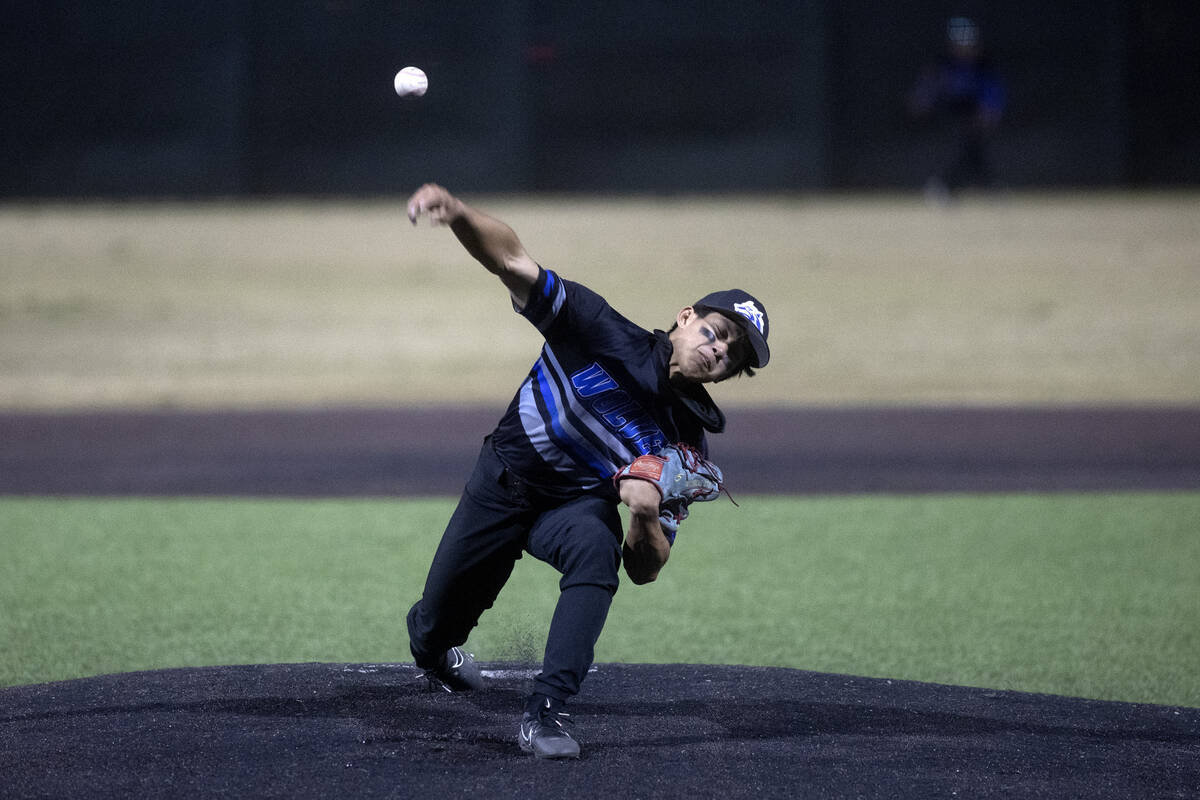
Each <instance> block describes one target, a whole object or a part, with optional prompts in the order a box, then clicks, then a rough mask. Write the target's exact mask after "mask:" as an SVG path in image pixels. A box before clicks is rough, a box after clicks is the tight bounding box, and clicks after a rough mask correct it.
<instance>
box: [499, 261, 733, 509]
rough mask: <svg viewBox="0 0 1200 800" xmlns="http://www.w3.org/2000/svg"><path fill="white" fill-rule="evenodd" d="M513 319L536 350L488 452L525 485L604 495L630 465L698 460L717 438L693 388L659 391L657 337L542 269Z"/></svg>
mask: <svg viewBox="0 0 1200 800" xmlns="http://www.w3.org/2000/svg"><path fill="white" fill-rule="evenodd" d="M521 314H522V316H524V317H525V318H526V319H528V320H529V321H530V322H531V323H533V324H534V325H535V326H536V327H537V329H538V330H539V331H540V332H541V334H542V335H543V336H544V337H545V339H546V344H545V346H544V347H543V348H542V353H541V357H540V358H539V359H538V360H537V362H536V363H535V364H534V365H533V368H532V369H531V370H530V371H529V375H528V377H527V378H526V379H525V382H524V383H522V384H521V388H520V389H519V390H518V392H517V394H516V396H515V397H514V398H513V401H512V403H511V404H510V405H509V408H508V411H507V412H506V413H505V415H504V418H503V419H501V420H500V423H499V425H498V426H497V428H496V430H495V432H494V433H493V434H492V442H493V444H494V446H495V448H496V452H497V454H498V455H499V456H500V459H501V460H502V461H503V462H504V463H505V465H506V466H507V467H508V468H509V469H511V470H512V471H513V472H515V473H516V474H517V475H519V476H521V477H522V478H523V479H524V480H526V481H527V482H529V483H531V484H534V485H536V486H540V487H542V488H544V489H547V490H550V491H551V492H554V493H562V494H574V493H579V492H600V493H605V494H608V493H613V489H612V480H611V479H612V476H613V473H615V472H616V471H617V470H618V469H620V468H621V467H622V466H624V465H625V464H628V463H629V462H630V461H632V460H633V459H635V458H636V457H637V456H639V455H644V454H646V453H653V452H655V451H657V450H658V449H659V448H661V447H663V446H664V445H667V444H673V443H676V442H685V443H687V444H690V445H692V446H693V447H697V448H700V449H701V451H705V450H706V449H707V442H706V441H705V430H709V431H713V432H719V431H721V430H722V429H723V428H724V422H725V420H724V417H723V415H722V414H721V412H720V410H719V409H718V408H717V407H716V405H715V404H714V403H713V401H712V398H711V397H709V395H708V393H707V392H706V391H704V389H703V387H701V386H699V385H695V386H690V387H687V388H685V389H682V390H681V389H677V388H676V387H673V386H672V385H671V384H670V382H669V381H668V372H667V364H668V360H669V358H670V355H671V349H672V348H671V343H670V340H669V339H668V337H667V334H666V333H664V332H663V331H648V330H646V329H645V328H642V327H641V326H639V325H636V324H634V323H632V322H630V321H629V320H627V319H626V318H625V317H623V316H621V315H620V314H618V313H617V312H616V311H614V310H613V309H612V308H611V307H610V306H609V305H608V303H607V302H605V300H604V298H602V297H601V296H600V295H598V294H596V293H595V292H593V291H592V290H590V289H588V288H587V287H585V286H582V285H580V284H578V283H574V282H572V281H567V280H563V279H561V278H559V277H558V275H556V274H555V273H554V272H552V271H549V270H545V269H543V270H541V271H540V272H539V275H538V279H537V282H536V283H535V284H534V286H533V289H532V290H531V291H530V296H529V301H528V302H527V303H526V305H525V308H524V309H522V310H521ZM614 496H615V495H614Z"/></svg>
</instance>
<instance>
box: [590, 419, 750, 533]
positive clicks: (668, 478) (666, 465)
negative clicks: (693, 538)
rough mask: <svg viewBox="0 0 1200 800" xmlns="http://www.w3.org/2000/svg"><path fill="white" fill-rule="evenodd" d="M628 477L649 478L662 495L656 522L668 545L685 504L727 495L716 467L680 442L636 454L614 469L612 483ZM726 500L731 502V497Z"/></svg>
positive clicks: (683, 514) (684, 510)
mask: <svg viewBox="0 0 1200 800" xmlns="http://www.w3.org/2000/svg"><path fill="white" fill-rule="evenodd" d="M628 478H637V479H639V480H643V481H649V482H650V483H653V484H654V486H655V487H656V488H657V489H658V493H659V495H661V497H662V501H661V503H660V504H659V507H658V521H659V524H661V525H662V529H663V533H664V534H666V537H667V540H668V541H669V542H670V543H671V544H674V543H675V534H676V533H677V532H678V530H679V523H681V522H683V521H684V520H685V519H687V516H688V506H690V505H691V504H692V503H694V502H697V501H700V502H705V501H708V500H715V499H717V497H719V496H720V494H721V492H725V494H726V495H729V490H728V489H726V488H725V476H724V475H723V474H722V473H721V470H720V468H719V467H717V465H716V464H714V463H712V462H711V461H709V460H708V459H707V458H705V457H704V456H702V455H701V454H700V452H699V451H698V450H696V449H695V448H694V447H690V446H689V445H686V444H682V443H681V444H670V445H667V446H666V447H664V448H663V449H661V450H659V451H658V452H657V453H654V454H653V455H644V456H638V457H637V458H635V459H634V460H633V461H632V462H630V463H629V464H626V465H625V466H624V467H621V469H619V470H617V474H616V475H613V483H614V484H619V483H620V482H621V481H623V480H626V479H628ZM729 499H730V501H733V496H732V495H729ZM734 505H737V503H736V502H734Z"/></svg>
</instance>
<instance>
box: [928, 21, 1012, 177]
mask: <svg viewBox="0 0 1200 800" xmlns="http://www.w3.org/2000/svg"><path fill="white" fill-rule="evenodd" d="M1005 102H1006V97H1005V87H1004V83H1003V81H1002V79H1001V77H1000V74H999V73H998V72H997V70H996V67H995V65H994V64H993V63H992V60H991V58H990V57H989V56H988V54H987V53H986V52H985V50H984V48H983V44H982V42H981V40H980V32H979V26H978V25H976V24H975V22H973V21H972V20H970V19H967V18H966V17H953V18H951V19H950V21H949V22H948V23H947V25H946V50H945V52H944V53H943V54H942V55H941V56H940V57H939V58H938V59H937V60H936V61H935V62H934V63H932V64H930V65H928V66H927V67H925V69H924V70H922V72H921V74H920V76H919V77H918V79H917V81H916V83H915V85H914V86H913V87H912V90H911V91H910V92H909V95H908V111H909V113H910V114H911V115H912V117H913V118H915V119H921V120H933V121H938V122H942V121H947V122H949V124H951V125H952V126H953V128H954V131H955V138H956V148H955V150H954V153H953V155H952V157H951V159H950V161H949V162H948V163H947V164H946V165H945V166H943V167H942V168H941V169H940V170H938V171H936V172H935V173H934V174H932V175H931V176H930V177H929V179H928V181H927V182H926V185H925V192H926V196H927V197H929V198H930V199H936V200H946V199H948V198H949V197H951V196H952V194H953V193H954V192H956V191H958V190H960V189H964V188H968V187H979V188H990V187H992V186H994V185H995V174H994V172H993V169H992V163H991V158H990V154H989V148H990V143H991V140H992V138H993V137H994V136H995V133H996V130H997V128H998V126H999V124H1000V118H1001V116H1002V115H1003V113H1004V108H1005Z"/></svg>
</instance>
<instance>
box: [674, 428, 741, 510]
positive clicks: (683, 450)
mask: <svg viewBox="0 0 1200 800" xmlns="http://www.w3.org/2000/svg"><path fill="white" fill-rule="evenodd" d="M675 447H676V448H677V449H678V450H679V452H680V455H681V460H682V461H683V465H684V466H685V467H687V468H688V469H689V470H691V471H692V472H695V473H696V474H698V475H703V476H704V477H706V478H708V479H709V480H711V481H713V482H714V483H716V484H717V491H718V492H724V493H725V496H726V497H728V498H729V502H731V503H733V504H734V505H735V506H736V505H738V501H737V500H734V499H733V494H732V493H731V492H730V491H729V489H727V488H725V480H724V478H725V476H724V474H723V473H722V472H721V470H720V469H718V468H717V465H716V464H714V463H712V462H711V461H709V460H708V459H707V458H705V457H704V456H703V455H702V454H701V453H700V451H699V450H697V449H696V448H694V447H692V446H691V445H690V444H684V443H683V442H679V443H678V444H676V445H675ZM739 508H740V506H739Z"/></svg>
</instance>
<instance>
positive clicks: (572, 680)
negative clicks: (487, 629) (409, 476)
mask: <svg viewBox="0 0 1200 800" xmlns="http://www.w3.org/2000/svg"><path fill="white" fill-rule="evenodd" d="M622 538H623V533H622V527H621V518H620V514H619V513H618V511H617V505H616V504H615V503H614V502H613V501H611V500H606V499H604V498H602V497H597V496H594V495H579V496H575V497H572V498H568V499H565V500H564V499H563V498H554V497H550V496H547V495H545V494H543V493H540V492H538V491H537V489H536V488H535V487H531V486H529V485H527V484H525V483H523V482H522V481H520V480H519V479H518V478H517V477H516V476H515V475H513V473H512V472H510V471H509V470H508V469H507V468H506V467H505V466H504V464H503V463H502V462H501V461H500V458H499V457H498V456H497V455H496V453H495V450H494V449H493V448H492V444H491V439H490V438H489V439H487V440H485V441H484V445H483V449H482V450H481V451H480V454H479V460H478V461H477V462H476V464H475V469H474V471H473V472H472V474H471V477H470V479H469V480H468V481H467V485H466V488H465V489H464V491H463V495H462V498H461V499H460V500H459V503H458V507H457V508H456V509H455V511H454V514H453V516H452V517H451V518H450V522H449V524H448V525H447V526H446V531H445V533H444V534H443V535H442V541H441V543H440V544H439V545H438V549H437V552H436V554H435V555H434V557H433V564H432V565H431V566H430V568H429V575H428V577H427V578H426V581H425V590H424V593H423V594H422V596H421V599H420V600H419V601H417V603H416V604H415V605H414V606H413V607H412V609H411V610H410V611H409V612H408V635H409V646H410V648H411V650H412V654H413V658H414V659H415V660H416V663H417V666H419V667H422V668H425V669H428V668H429V667H432V666H435V665H436V664H437V662H438V659H439V658H441V656H442V654H443V653H445V652H446V650H448V649H450V648H451V647H453V646H456V645H462V644H464V643H465V642H466V641H467V636H468V635H469V634H470V632H471V629H472V628H474V627H475V625H476V624H477V623H478V622H479V618H480V616H481V615H482V614H483V612H484V611H486V610H487V609H489V608H491V607H492V604H493V603H494V602H495V600H496V597H497V596H498V595H499V593H500V590H501V589H502V588H504V584H505V583H506V582H507V581H508V578H509V576H510V575H511V574H512V570H513V567H514V566H515V565H516V562H517V560H518V559H520V558H521V556H522V554H523V553H526V552H527V553H529V554H530V555H532V556H534V557H535V558H538V559H540V560H542V561H545V562H547V563H548V564H550V565H552V566H553V567H554V568H555V569H557V570H558V571H559V572H560V573H561V574H562V579H561V580H560V581H559V592H560V594H559V599H558V604H557V606H556V607H555V610H554V617H553V619H552V620H551V622H550V632H549V635H548V637H547V641H546V652H545V657H544V660H543V662H542V671H541V673H540V674H539V675H538V676H537V678H536V679H535V680H534V692H535V693H538V694H543V695H546V696H547V697H553V698H555V699H557V700H566V699H567V698H569V697H571V696H573V695H575V694H578V692H579V686H580V684H581V683H582V682H583V679H584V677H586V675H587V671H588V668H589V667H590V666H591V664H592V660H593V658H594V650H595V644H596V640H597V639H598V638H599V637H600V631H601V630H603V628H604V621H605V619H607V617H608V609H609V606H610V605H611V603H612V597H613V595H614V594H615V593H616V591H617V585H618V569H619V567H620V563H621V541H622Z"/></svg>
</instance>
